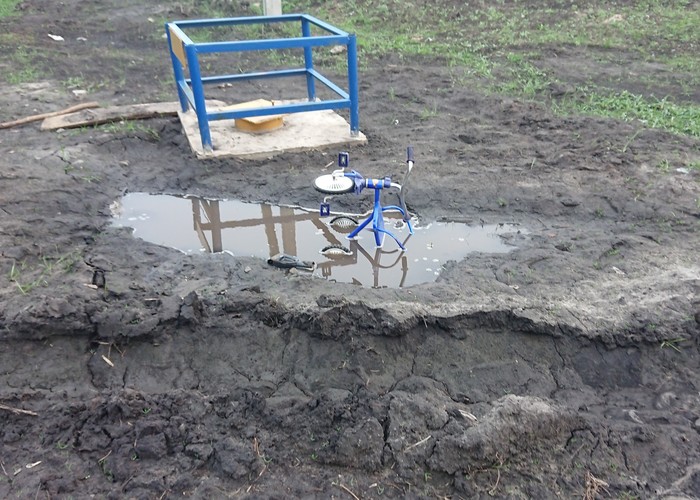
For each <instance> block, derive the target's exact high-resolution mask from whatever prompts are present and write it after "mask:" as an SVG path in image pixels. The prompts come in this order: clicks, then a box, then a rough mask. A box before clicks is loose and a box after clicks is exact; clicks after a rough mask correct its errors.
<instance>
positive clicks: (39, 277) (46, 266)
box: [9, 252, 79, 295]
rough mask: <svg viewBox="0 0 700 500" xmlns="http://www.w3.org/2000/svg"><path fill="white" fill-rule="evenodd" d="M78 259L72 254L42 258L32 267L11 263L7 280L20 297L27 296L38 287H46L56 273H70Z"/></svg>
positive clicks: (21, 263) (23, 263)
mask: <svg viewBox="0 0 700 500" xmlns="http://www.w3.org/2000/svg"><path fill="white" fill-rule="evenodd" d="M78 258H79V256H78V254H77V253H75V252H73V253H68V254H65V255H61V256H59V257H47V256H42V257H41V260H40V262H39V263H38V264H37V265H33V266H32V265H29V264H27V262H26V261H22V262H13V263H12V267H11V268H10V274H9V279H10V281H12V282H14V284H15V285H16V286H17V289H18V290H19V291H20V293H21V294H22V295H27V294H28V293H29V292H31V291H32V290H33V289H35V288H37V287H39V286H47V285H48V279H49V278H50V277H51V276H52V275H53V274H55V273H56V272H58V271H60V272H63V273H69V272H71V271H72V270H73V268H74V266H75V264H76V263H77V261H78Z"/></svg>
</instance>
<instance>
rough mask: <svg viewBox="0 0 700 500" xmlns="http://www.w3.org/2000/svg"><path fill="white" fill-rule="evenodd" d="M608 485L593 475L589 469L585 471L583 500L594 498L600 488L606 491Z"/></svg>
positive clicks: (593, 499)
mask: <svg viewBox="0 0 700 500" xmlns="http://www.w3.org/2000/svg"><path fill="white" fill-rule="evenodd" d="M608 486H609V485H608V483H606V482H605V481H603V480H602V479H598V478H597V477H595V476H594V475H593V474H591V471H586V491H584V492H583V500H595V499H596V498H597V497H598V492H599V491H600V490H603V491H604V492H606V493H607V492H608V490H607V489H606V488H607V487H608Z"/></svg>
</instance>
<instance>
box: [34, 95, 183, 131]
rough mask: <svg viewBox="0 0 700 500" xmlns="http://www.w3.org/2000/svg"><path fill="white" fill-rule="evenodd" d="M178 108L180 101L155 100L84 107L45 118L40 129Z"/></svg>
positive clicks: (145, 115)
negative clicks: (123, 104)
mask: <svg viewBox="0 0 700 500" xmlns="http://www.w3.org/2000/svg"><path fill="white" fill-rule="evenodd" d="M179 110H180V103H178V102H157V103H150V104H131V105H127V106H109V107H106V108H97V109H86V110H83V111H78V112H77V113H69V114H67V115H61V116H54V117H51V118H47V119H45V120H44V121H43V122H42V124H41V130H57V129H59V128H78V127H86V126H92V125H101V124H103V123H112V122H118V121H122V120H144V119H146V118H157V117H160V116H177V112H178V111H179Z"/></svg>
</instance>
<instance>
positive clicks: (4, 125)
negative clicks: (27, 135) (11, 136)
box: [0, 102, 100, 129]
mask: <svg viewBox="0 0 700 500" xmlns="http://www.w3.org/2000/svg"><path fill="white" fill-rule="evenodd" d="M99 107H100V104H99V103H97V102H84V103H82V104H76V105H75V106H71V107H70V108H65V109H61V110H59V111H53V112H51V113H41V114H39V115H31V116H25V117H24V118H20V119H18V120H13V121H11V122H3V123H0V129H3V128H12V127H18V126H20V125H25V124H27V123H32V122H38V121H41V120H44V119H46V118H51V117H54V116H60V115H65V114H68V113H75V112H76V111H81V110H83V109H91V108H99Z"/></svg>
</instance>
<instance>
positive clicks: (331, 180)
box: [314, 146, 413, 251]
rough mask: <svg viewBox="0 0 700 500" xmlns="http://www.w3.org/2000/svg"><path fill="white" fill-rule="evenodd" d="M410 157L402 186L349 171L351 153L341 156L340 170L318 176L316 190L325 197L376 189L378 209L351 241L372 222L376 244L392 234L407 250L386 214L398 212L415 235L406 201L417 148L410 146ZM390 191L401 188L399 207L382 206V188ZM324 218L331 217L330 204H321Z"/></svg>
mask: <svg viewBox="0 0 700 500" xmlns="http://www.w3.org/2000/svg"><path fill="white" fill-rule="evenodd" d="M406 156H407V159H406V164H407V165H408V169H407V171H406V175H405V176H404V179H403V183H402V184H398V183H396V182H391V179H390V178H389V177H385V178H383V179H377V178H364V177H363V176H362V175H361V174H360V173H359V172H357V171H355V170H351V171H350V172H347V171H346V170H345V169H346V168H348V167H349V166H350V156H349V155H348V153H340V154H339V155H338V167H340V168H339V169H337V170H334V171H333V172H332V173H330V174H325V175H322V176H320V177H317V178H316V180H314V187H315V188H316V190H317V191H320V192H321V193H325V194H343V193H350V192H352V191H354V192H355V193H356V194H360V193H361V192H362V190H363V189H365V188H370V189H374V208H373V210H372V213H371V214H370V215H369V217H367V218H366V219H365V220H364V221H363V222H362V223H361V224H360V225H359V226H358V227H357V228H355V229H354V230H353V231H352V232H351V233H350V234H349V235H348V239H353V238H355V237H356V236H357V235H358V234H359V233H360V231H362V230H363V229H364V228H365V227H367V226H368V225H369V224H370V222H371V223H372V227H371V228H370V230H371V231H373V232H374V241H375V243H376V245H377V247H379V248H381V247H382V245H383V244H384V237H385V236H386V235H389V236H390V237H391V238H393V239H394V241H396V243H397V245H399V248H401V250H402V251H404V250H406V247H405V246H404V245H403V243H402V242H401V241H399V239H398V238H397V237H396V236H395V235H394V233H392V232H391V231H389V230H388V229H386V228H385V226H384V212H398V213H399V214H400V215H401V217H402V219H403V221H404V222H405V223H406V224H407V225H408V230H409V232H410V233H411V234H413V226H412V225H411V215H410V214H409V212H408V209H407V208H406V200H405V193H406V184H407V182H408V177H409V175H410V174H411V169H412V168H413V147H411V146H409V147H408V148H407V154H406ZM388 188H395V189H398V195H399V206H397V205H389V206H382V204H381V191H382V189H388ZM324 215H330V205H329V204H328V203H327V202H326V201H324V203H322V204H321V216H324Z"/></svg>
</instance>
